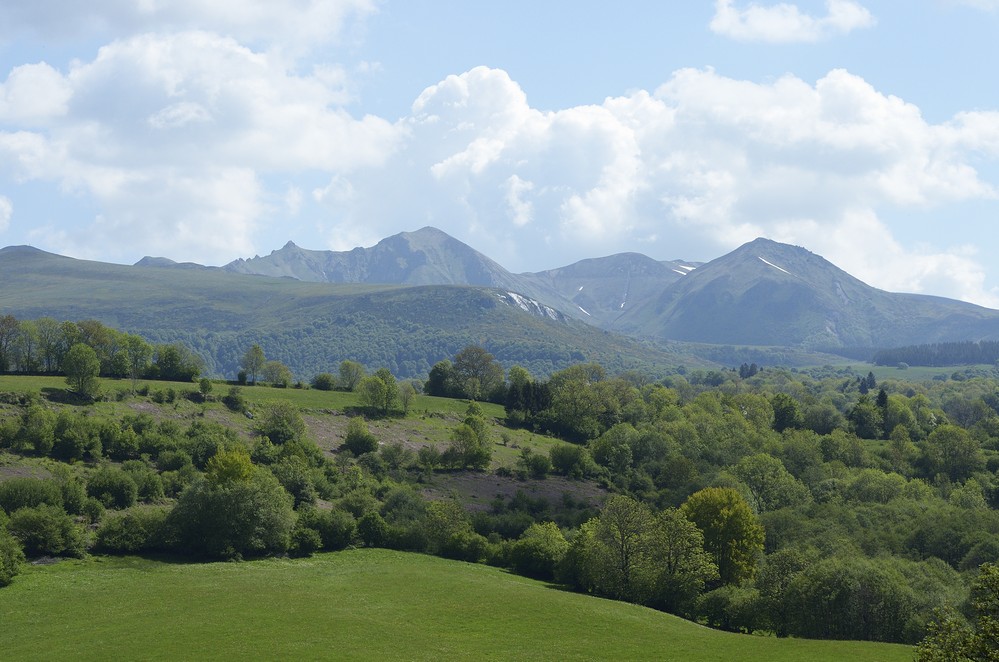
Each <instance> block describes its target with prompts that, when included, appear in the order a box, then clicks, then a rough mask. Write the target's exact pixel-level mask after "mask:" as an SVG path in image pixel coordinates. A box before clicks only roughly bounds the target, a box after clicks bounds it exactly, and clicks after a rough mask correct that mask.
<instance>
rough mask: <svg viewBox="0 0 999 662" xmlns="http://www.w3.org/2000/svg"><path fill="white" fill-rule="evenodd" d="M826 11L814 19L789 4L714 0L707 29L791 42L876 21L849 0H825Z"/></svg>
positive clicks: (742, 37)
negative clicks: (744, 4)
mask: <svg viewBox="0 0 999 662" xmlns="http://www.w3.org/2000/svg"><path fill="white" fill-rule="evenodd" d="M826 10H827V13H826V15H825V16H822V17H818V18H817V17H814V16H810V15H809V14H806V13H804V12H802V11H801V10H800V9H799V8H798V6H797V5H795V4H791V3H780V4H775V5H768V6H764V5H759V4H756V3H752V4H750V5H749V6H748V7H746V8H744V9H739V8H738V7H736V6H735V2H734V0H716V2H715V15H714V17H713V18H712V19H711V23H710V28H711V30H712V32H715V33H716V34H720V35H722V36H725V37H729V38H732V39H737V40H739V41H763V42H770V43H793V42H815V41H821V40H823V39H828V38H829V37H832V36H835V35H841V34H847V33H849V32H852V31H854V30H858V29H861V28H869V27H872V26H873V25H874V24H875V23H876V20H875V18H874V16H873V15H872V14H871V12H870V11H868V10H867V9H866V8H865V7H863V6H862V5H860V4H859V3H857V2H853V0H826Z"/></svg>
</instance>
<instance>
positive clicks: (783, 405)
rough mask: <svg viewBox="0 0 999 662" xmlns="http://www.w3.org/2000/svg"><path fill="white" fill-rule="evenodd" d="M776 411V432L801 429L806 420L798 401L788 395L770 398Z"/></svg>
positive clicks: (781, 394) (780, 394)
mask: <svg viewBox="0 0 999 662" xmlns="http://www.w3.org/2000/svg"><path fill="white" fill-rule="evenodd" d="M770 405H771V406H772V407H773V409H774V430H776V431H777V432H783V431H784V430H787V429H788V428H800V427H801V426H802V425H803V423H804V419H803V417H802V414H801V410H800V409H799V407H798V401H797V400H795V399H794V398H792V397H791V396H790V395H788V394H786V393H776V394H774V396H773V397H772V398H770Z"/></svg>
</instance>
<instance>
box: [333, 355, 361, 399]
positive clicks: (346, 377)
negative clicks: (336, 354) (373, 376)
mask: <svg viewBox="0 0 999 662" xmlns="http://www.w3.org/2000/svg"><path fill="white" fill-rule="evenodd" d="M339 375H340V388H342V389H343V390H345V391H356V390H357V386H358V385H359V384H360V383H361V380H362V379H364V366H363V365H361V364H360V363H358V362H357V361H351V360H349V359H346V360H344V361H341V362H340V369H339Z"/></svg>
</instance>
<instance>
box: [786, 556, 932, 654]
mask: <svg viewBox="0 0 999 662" xmlns="http://www.w3.org/2000/svg"><path fill="white" fill-rule="evenodd" d="M785 600H786V601H787V607H788V616H789V623H788V629H789V632H790V633H791V634H793V635H795V636H800V637H812V638H817V639H863V640H873V641H903V640H905V639H906V638H907V635H909V633H908V631H907V628H908V626H909V624H910V622H911V619H912V616H913V607H914V597H913V595H912V593H911V591H910V589H909V588H908V586H907V585H906V583H905V581H904V578H903V577H902V576H901V575H900V574H899V573H897V572H896V571H895V570H894V569H893V568H891V567H890V565H889V564H888V563H887V562H881V561H872V560H869V559H863V558H842V557H833V558H828V559H823V560H821V561H818V562H817V563H814V564H809V565H808V566H807V567H805V568H804V569H803V570H802V571H801V572H798V573H796V574H795V575H794V576H793V577H792V578H791V580H790V582H789V583H788V586H787V590H786V592H785Z"/></svg>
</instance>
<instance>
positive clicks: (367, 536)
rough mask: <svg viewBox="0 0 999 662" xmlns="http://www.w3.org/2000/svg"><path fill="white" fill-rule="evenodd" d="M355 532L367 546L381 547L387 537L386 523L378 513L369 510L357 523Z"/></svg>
mask: <svg viewBox="0 0 999 662" xmlns="http://www.w3.org/2000/svg"><path fill="white" fill-rule="evenodd" d="M357 533H358V535H360V537H361V542H363V543H364V544H365V546H367V547H381V546H383V545H384V544H385V541H386V539H387V538H388V524H386V523H385V520H384V519H382V516H381V515H379V514H378V513H375V512H371V513H368V514H367V515H365V516H364V517H362V518H361V520H360V521H359V522H358V523H357Z"/></svg>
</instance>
